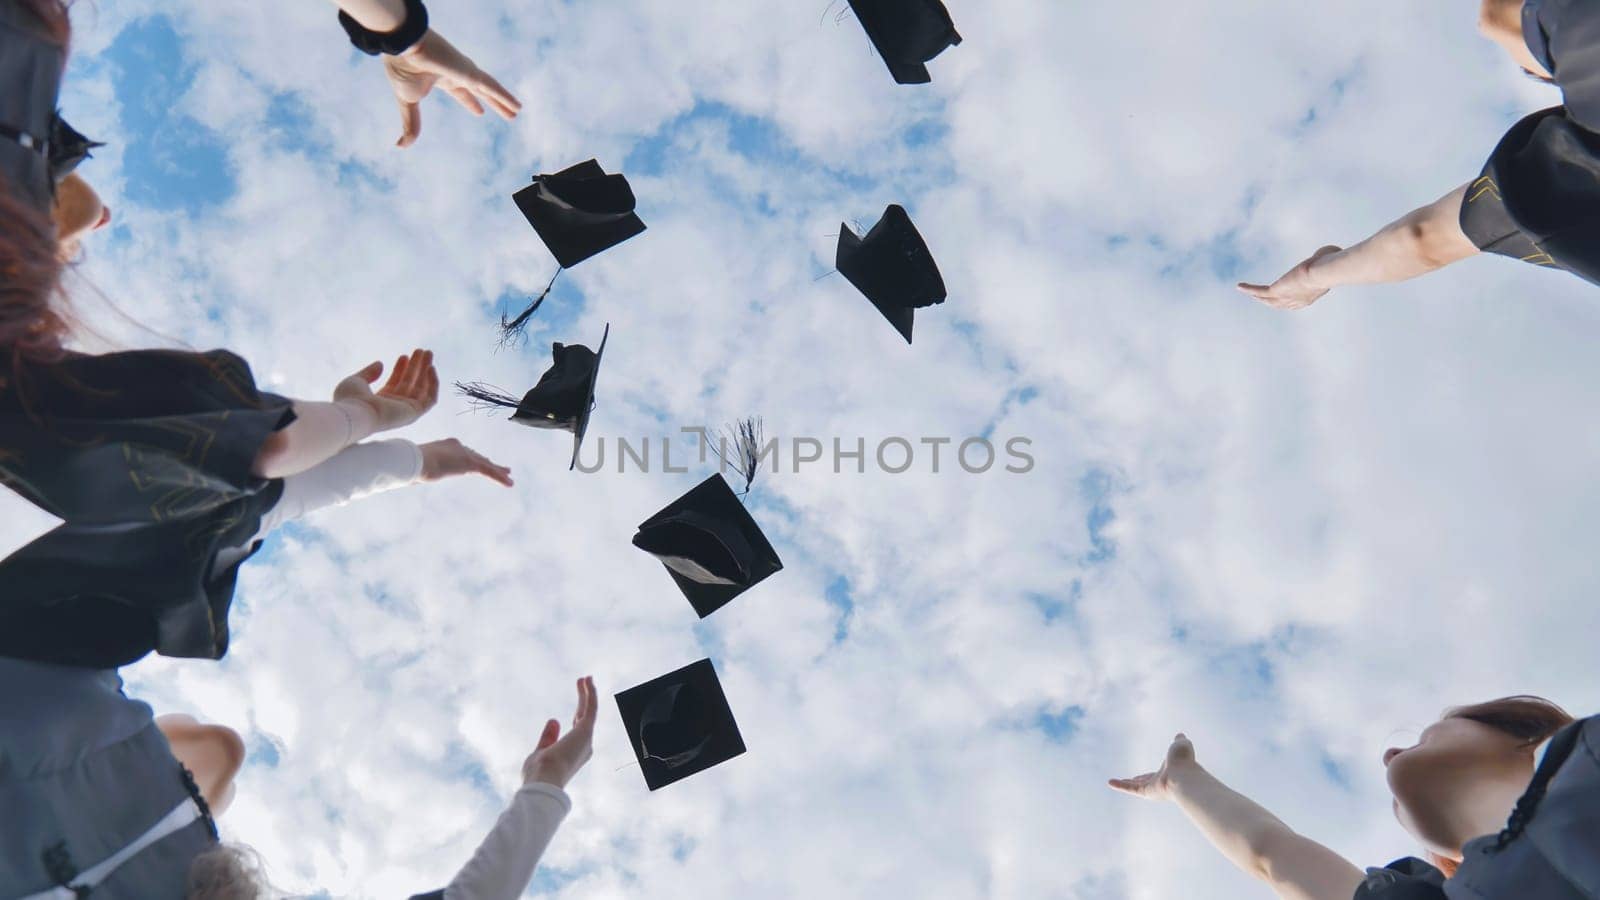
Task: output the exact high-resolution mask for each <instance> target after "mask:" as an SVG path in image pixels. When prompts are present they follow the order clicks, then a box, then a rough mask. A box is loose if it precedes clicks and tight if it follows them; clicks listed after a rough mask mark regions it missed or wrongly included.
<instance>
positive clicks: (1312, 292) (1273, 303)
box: [1239, 246, 1342, 309]
mask: <svg viewBox="0 0 1600 900" xmlns="http://www.w3.org/2000/svg"><path fill="white" fill-rule="evenodd" d="M1340 249H1342V248H1339V247H1334V246H1327V247H1323V248H1322V249H1320V250H1318V251H1317V252H1316V253H1313V254H1311V257H1310V258H1309V259H1307V260H1306V261H1305V262H1302V263H1301V264H1300V265H1298V266H1295V267H1294V268H1292V269H1290V270H1289V271H1288V272H1286V273H1285V274H1284V276H1283V277H1282V278H1279V279H1278V280H1277V281H1274V282H1273V283H1271V284H1247V283H1244V282H1240V284H1239V290H1240V291H1242V292H1243V293H1245V294H1247V295H1249V296H1251V297H1254V298H1256V299H1257V300H1260V301H1261V302H1262V303H1265V304H1266V305H1268V306H1270V307H1272V308H1274V309H1305V308H1306V307H1308V306H1310V305H1311V304H1313V303H1315V302H1317V301H1318V300H1321V299H1322V296H1323V295H1324V294H1326V293H1328V288H1326V287H1323V286H1322V285H1321V284H1319V283H1317V281H1316V280H1315V279H1314V278H1313V277H1312V274H1311V265H1312V263H1315V262H1316V261H1317V260H1319V259H1321V258H1323V257H1324V256H1327V255H1328V254H1330V253H1338V252H1339V251H1340Z"/></svg>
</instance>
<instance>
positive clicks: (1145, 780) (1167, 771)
mask: <svg viewBox="0 0 1600 900" xmlns="http://www.w3.org/2000/svg"><path fill="white" fill-rule="evenodd" d="M1192 765H1195V758H1194V744H1191V743H1189V739H1188V738H1186V737H1184V736H1183V735H1182V734H1181V733H1180V734H1179V735H1178V736H1177V737H1175V738H1173V739H1172V745H1171V746H1170V747H1168V748H1167V758H1166V759H1165V760H1163V761H1162V763H1161V768H1160V769H1158V770H1156V771H1154V772H1146V773H1145V774H1143V775H1135V776H1134V777H1132V778H1113V779H1111V781H1110V782H1109V784H1110V785H1111V786H1112V787H1113V788H1115V789H1117V790H1119V791H1121V792H1123V793H1124V794H1132V795H1133V796H1135V797H1143V798H1145V799H1146V800H1171V799H1172V779H1173V776H1174V775H1175V774H1176V773H1177V771H1178V770H1179V769H1182V768H1183V767H1185V766H1192Z"/></svg>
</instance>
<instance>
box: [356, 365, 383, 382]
mask: <svg viewBox="0 0 1600 900" xmlns="http://www.w3.org/2000/svg"><path fill="white" fill-rule="evenodd" d="M381 375H383V363H381V362H375V363H368V364H367V366H366V368H364V369H362V370H361V371H359V372H357V373H356V377H357V378H359V379H361V380H362V381H365V382H366V383H367V384H373V383H374V382H376V381H377V380H378V378H379V376H381Z"/></svg>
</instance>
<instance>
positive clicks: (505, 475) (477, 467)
mask: <svg viewBox="0 0 1600 900" xmlns="http://www.w3.org/2000/svg"><path fill="white" fill-rule="evenodd" d="M473 456H475V457H477V458H476V459H474V460H473V467H472V470H473V471H474V472H477V473H478V474H479V475H482V476H484V477H485V478H488V479H489V480H491V481H497V482H499V483H501V484H503V485H505V486H506V487H515V485H514V484H513V483H512V481H511V470H510V469H507V468H506V467H504V466H497V465H495V464H494V463H492V462H490V461H488V460H487V459H484V458H483V457H481V456H477V454H473Z"/></svg>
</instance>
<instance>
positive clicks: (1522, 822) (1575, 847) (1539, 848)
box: [1355, 716, 1600, 900]
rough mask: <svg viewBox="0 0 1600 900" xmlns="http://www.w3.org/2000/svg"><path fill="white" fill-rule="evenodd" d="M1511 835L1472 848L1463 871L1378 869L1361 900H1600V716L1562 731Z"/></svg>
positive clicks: (1401, 864)
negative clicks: (1449, 873) (1448, 874)
mask: <svg viewBox="0 0 1600 900" xmlns="http://www.w3.org/2000/svg"><path fill="white" fill-rule="evenodd" d="M1517 808H1518V810H1519V812H1518V814H1517V815H1514V816H1513V817H1512V820H1511V822H1509V823H1508V824H1507V826H1506V828H1505V830H1504V831H1502V832H1500V833H1499V834H1492V835H1485V836H1484V837H1481V838H1477V839H1476V840H1472V841H1468V842H1467V845H1466V846H1465V847H1463V848H1462V856H1463V859H1462V861H1461V867H1460V868H1459V869H1458V870H1457V871H1456V874H1455V876H1454V877H1452V878H1450V879H1449V880H1448V881H1446V880H1445V878H1444V875H1443V873H1441V872H1440V871H1439V870H1438V869H1436V868H1434V867H1433V866H1430V865H1428V864H1427V863H1425V862H1422V861H1421V860H1418V859H1403V860H1400V861H1398V862H1395V863H1391V864H1390V865H1389V866H1388V867H1386V868H1384V869H1374V870H1372V871H1370V872H1369V873H1368V875H1367V880H1366V883H1365V884H1363V885H1362V886H1361V887H1360V888H1359V889H1357V891H1356V895H1355V900H1590V898H1593V897H1597V896H1600V837H1597V836H1600V716H1595V717H1591V718H1588V719H1585V720H1583V721H1581V722H1576V723H1574V724H1572V725H1569V726H1567V727H1566V728H1564V729H1562V730H1561V731H1560V732H1559V733H1557V734H1556V736H1555V737H1553V738H1551V739H1550V744H1549V746H1548V747H1547V749H1546V750H1545V754H1544V757H1543V759H1542V760H1541V762H1540V765H1539V770H1538V771H1537V772H1536V773H1535V774H1534V777H1533V782H1532V784H1530V785H1529V788H1528V791H1527V793H1525V794H1524V795H1523V796H1522V799H1520V800H1518V801H1517Z"/></svg>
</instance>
